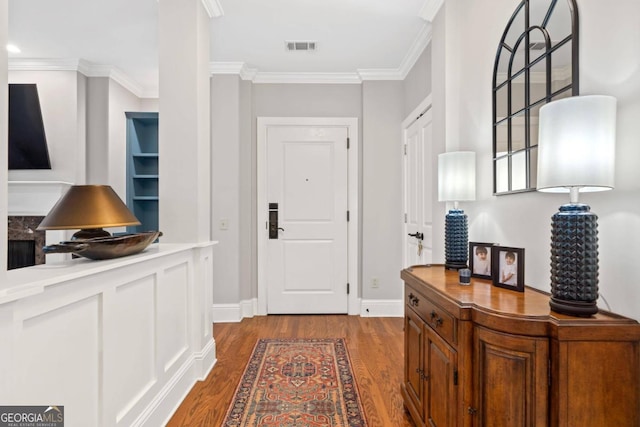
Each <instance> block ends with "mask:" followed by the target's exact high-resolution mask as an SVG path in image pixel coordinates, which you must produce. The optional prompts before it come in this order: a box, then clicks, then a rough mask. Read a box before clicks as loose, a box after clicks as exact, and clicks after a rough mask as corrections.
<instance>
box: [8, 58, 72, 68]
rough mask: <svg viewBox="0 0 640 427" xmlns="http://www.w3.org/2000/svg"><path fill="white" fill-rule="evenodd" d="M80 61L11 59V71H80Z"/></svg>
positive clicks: (69, 59) (65, 59)
mask: <svg viewBox="0 0 640 427" xmlns="http://www.w3.org/2000/svg"><path fill="white" fill-rule="evenodd" d="M80 61H81V60H80V59H72V58H62V59H61V58H9V71H79V69H80V68H81V65H80Z"/></svg>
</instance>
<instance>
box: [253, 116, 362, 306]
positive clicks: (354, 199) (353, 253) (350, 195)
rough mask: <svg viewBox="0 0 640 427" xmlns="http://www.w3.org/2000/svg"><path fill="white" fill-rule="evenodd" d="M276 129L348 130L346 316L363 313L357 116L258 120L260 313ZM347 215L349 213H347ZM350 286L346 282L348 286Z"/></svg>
mask: <svg viewBox="0 0 640 427" xmlns="http://www.w3.org/2000/svg"><path fill="white" fill-rule="evenodd" d="M273 126H278V127H282V126H325V127H332V126H334V127H346V128H347V131H348V135H349V150H347V157H348V161H347V168H348V171H347V209H348V210H349V221H348V222H347V280H348V283H349V286H350V289H349V294H348V295H347V303H348V308H347V313H348V314H350V315H358V314H360V298H359V296H358V293H359V291H360V286H359V285H360V277H359V265H360V263H359V260H360V244H359V242H360V231H359V230H360V220H359V218H360V210H359V198H358V189H359V188H360V178H359V177H360V170H359V161H358V159H359V158H360V144H359V136H358V118H357V117H258V118H257V126H256V132H257V149H256V152H257V156H256V157H257V159H256V160H257V164H256V179H257V181H258V182H257V187H256V188H257V207H256V209H257V215H256V218H257V222H256V231H257V234H258V236H257V244H258V301H257V305H258V307H257V314H258V315H266V314H267V281H266V262H265V259H264V254H266V253H267V242H268V239H267V234H266V233H265V232H264V231H263V230H264V225H265V224H266V223H267V209H266V207H267V203H268V201H267V197H266V193H267V186H266V181H267V180H266V176H265V174H266V165H267V146H266V142H267V129H268V128H269V127H273ZM345 214H346V213H345ZM346 285H347V284H346V283H345V286H346Z"/></svg>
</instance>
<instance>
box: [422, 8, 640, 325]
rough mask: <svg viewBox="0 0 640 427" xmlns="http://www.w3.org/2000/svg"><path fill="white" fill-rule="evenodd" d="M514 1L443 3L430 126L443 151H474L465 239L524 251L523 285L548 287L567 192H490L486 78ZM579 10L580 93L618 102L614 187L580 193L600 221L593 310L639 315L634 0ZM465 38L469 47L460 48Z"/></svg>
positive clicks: (638, 31) (639, 78)
mask: <svg viewBox="0 0 640 427" xmlns="http://www.w3.org/2000/svg"><path fill="white" fill-rule="evenodd" d="M516 3H517V2H516V1H515V0H496V2H494V3H492V7H491V9H488V8H487V7H486V2H484V1H482V0H447V2H445V3H444V5H443V8H442V9H441V11H440V12H439V13H438V15H437V17H436V20H435V22H434V34H433V42H432V43H433V54H434V60H433V62H434V74H433V76H434V81H433V88H434V122H436V123H437V124H438V126H439V127H438V137H440V138H443V137H444V138H445V139H446V148H447V150H456V149H469V150H473V151H475V152H476V155H477V200H476V201H475V202H469V203H463V204H462V206H461V207H463V209H464V210H465V211H466V212H467V214H468V215H469V223H470V227H469V238H470V240H472V241H484V242H500V243H501V244H503V245H508V246H515V247H522V248H525V258H526V259H525V280H526V283H527V284H528V285H530V286H534V287H536V288H539V289H542V290H545V291H549V289H550V285H549V256H550V252H549V244H550V233H551V229H550V222H551V219H550V218H551V216H552V215H553V214H554V213H555V212H557V210H558V206H560V205H561V204H564V203H568V200H569V199H568V196H567V195H563V194H548V193H537V192H530V193H523V194H515V195H508V196H500V197H496V196H493V195H492V173H493V170H492V161H491V155H492V153H491V139H492V134H491V132H492V129H491V120H492V107H491V102H492V101H491V76H492V72H493V62H494V57H495V52H496V47H497V44H498V42H499V40H500V37H501V35H502V31H503V30H504V27H505V25H506V23H507V21H508V19H509V17H510V16H511V14H512V12H513V10H514V8H515V6H516ZM578 13H579V16H580V92H581V94H603V95H613V96H616V97H617V99H618V124H617V143H616V144H617V147H616V188H615V189H614V190H613V191H608V192H604V193H591V194H585V195H581V196H580V200H581V201H583V202H584V203H587V204H589V205H591V208H592V211H594V212H595V213H597V214H598V217H599V234H598V236H599V246H600V247H599V254H600V255H599V258H600V264H599V265H600V285H599V286H600V295H601V296H602V297H603V298H600V300H599V305H600V306H601V307H603V308H607V303H608V305H609V306H610V308H611V309H612V310H613V311H616V312H619V313H621V314H624V315H628V316H631V317H634V318H636V319H640V287H638V286H636V285H635V283H634V282H633V280H631V281H630V280H629V272H633V271H635V269H636V264H637V255H636V254H638V253H640V240H639V239H637V238H635V236H639V235H640V169H639V168H638V167H637V160H638V159H639V158H640V144H638V135H640V121H638V119H637V118H638V117H640V73H639V72H638V69H640V56H639V55H638V48H637V46H638V41H640V26H638V25H637V20H638V19H637V18H638V17H639V16H640V3H639V2H637V1H636V0H621V1H618V2H616V7H615V8H612V7H611V6H610V5H609V4H608V3H607V2H597V1H587V0H579V1H578ZM603 28H607V29H610V30H607V31H602V29H603ZM468 40H473V44H472V45H470V44H467V43H462V41H468ZM612 46H614V47H615V49H612ZM445 51H446V53H447V55H444V53H445ZM443 87H445V88H446V89H447V92H446V93H444V92H442V91H441V88H443ZM461 94H464V96H460V95H461ZM436 105H437V110H436ZM436 111H438V116H436V115H435V113H436ZM443 111H445V112H446V116H445V117H444V120H443V117H442V112H443Z"/></svg>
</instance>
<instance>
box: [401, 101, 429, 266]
mask: <svg viewBox="0 0 640 427" xmlns="http://www.w3.org/2000/svg"><path fill="white" fill-rule="evenodd" d="M432 135H433V120H432V114H431V110H430V109H429V110H427V111H426V112H425V113H424V114H423V115H422V116H421V117H420V118H419V119H417V120H416V121H414V122H413V123H412V124H411V125H409V127H407V128H406V129H405V131H404V144H405V163H404V206H405V227H404V229H405V233H404V242H405V244H404V267H409V266H412V265H417V264H431V263H432V262H433V214H432V211H433V209H432V206H431V201H432V200H433V198H432V194H433V187H434V184H433V173H432V171H431V170H430V167H431V165H432V164H433V153H432V145H433V140H432V138H433V136H432Z"/></svg>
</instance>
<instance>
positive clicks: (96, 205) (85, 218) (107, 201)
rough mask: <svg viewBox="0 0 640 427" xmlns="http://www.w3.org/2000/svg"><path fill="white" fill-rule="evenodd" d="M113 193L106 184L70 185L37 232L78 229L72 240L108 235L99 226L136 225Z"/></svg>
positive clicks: (127, 209)
mask: <svg viewBox="0 0 640 427" xmlns="http://www.w3.org/2000/svg"><path fill="white" fill-rule="evenodd" d="M139 224H140V221H138V218H136V217H135V215H133V213H131V211H130V210H129V208H127V206H126V205H125V204H124V203H123V202H122V200H121V199H120V198H119V197H118V195H117V194H116V192H115V191H113V189H112V188H111V187H110V186H108V185H74V186H72V187H71V188H69V190H68V191H67V192H66V193H65V195H64V196H62V197H61V198H60V200H58V202H57V203H56V204H55V206H54V207H53V208H52V209H51V211H50V212H49V214H48V215H47V216H46V217H45V218H44V219H43V220H42V222H41V223H40V225H39V226H38V230H69V229H76V228H79V229H81V230H80V231H79V232H77V233H76V234H74V235H73V239H86V238H93V237H101V236H110V234H109V233H108V232H107V231H104V230H102V228H103V227H122V226H127V225H139Z"/></svg>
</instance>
